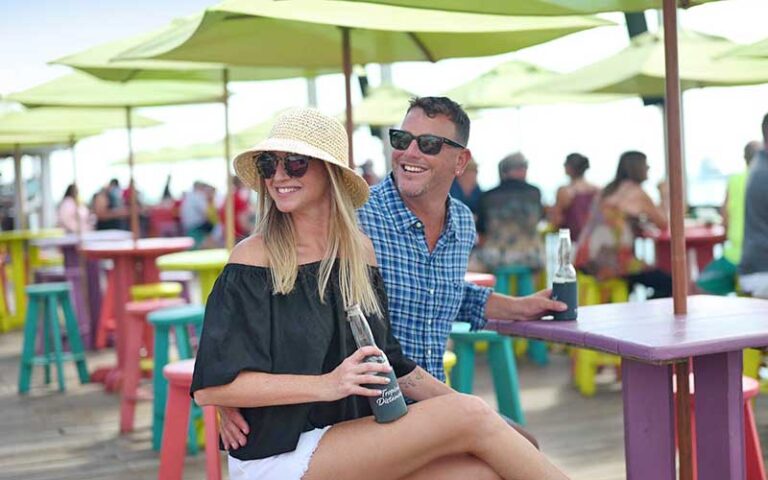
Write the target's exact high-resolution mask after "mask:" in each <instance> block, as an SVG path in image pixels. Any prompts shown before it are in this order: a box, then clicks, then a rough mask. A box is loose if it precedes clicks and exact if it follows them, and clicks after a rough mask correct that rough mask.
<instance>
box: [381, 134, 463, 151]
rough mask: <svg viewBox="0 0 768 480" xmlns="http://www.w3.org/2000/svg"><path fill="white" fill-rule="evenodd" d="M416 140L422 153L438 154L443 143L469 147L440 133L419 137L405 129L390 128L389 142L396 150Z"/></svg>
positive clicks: (402, 148)
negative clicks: (441, 135)
mask: <svg viewBox="0 0 768 480" xmlns="http://www.w3.org/2000/svg"><path fill="white" fill-rule="evenodd" d="M414 140H416V145H418V147H419V150H421V153H423V154H425V155H437V154H438V153H440V150H442V149H443V144H445V145H450V146H451V147H455V148H467V147H465V146H464V145H462V144H460V143H456V142H454V141H453V140H451V139H450V138H445V137H440V136H438V135H419V136H418V137H417V136H415V135H414V134H412V133H411V132H406V131H405V130H397V129H395V128H390V129H389V144H390V145H392V148H394V149H395V150H406V149H408V146H409V145H410V144H411V142H412V141H414Z"/></svg>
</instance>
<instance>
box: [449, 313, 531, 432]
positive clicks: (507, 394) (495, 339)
mask: <svg viewBox="0 0 768 480" xmlns="http://www.w3.org/2000/svg"><path fill="white" fill-rule="evenodd" d="M451 340H452V341H453V350H454V352H455V353H456V357H457V359H458V361H457V362H456V366H454V367H453V369H452V370H451V386H452V387H453V388H454V389H456V390H457V391H459V392H461V393H472V383H473V381H474V376H475V342H479V341H483V342H488V363H489V364H490V367H491V374H492V376H493V386H494V389H495V390H496V401H497V403H498V406H499V412H501V413H502V414H503V415H505V416H507V417H509V418H511V419H512V420H514V421H515V422H517V423H519V424H520V425H524V424H525V415H523V407H522V404H521V403H520V382H519V381H518V379H517V364H516V363H515V356H514V355H513V354H512V340H511V339H510V338H509V337H508V336H506V335H499V334H498V333H496V332H493V331H490V330H479V331H476V332H470V331H469V324H467V323H461V322H456V323H454V324H453V327H452V330H451Z"/></svg>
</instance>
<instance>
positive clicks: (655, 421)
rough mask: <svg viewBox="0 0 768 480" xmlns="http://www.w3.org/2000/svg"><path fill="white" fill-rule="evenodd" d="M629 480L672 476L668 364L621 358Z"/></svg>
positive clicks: (671, 408) (625, 448) (670, 378)
mask: <svg viewBox="0 0 768 480" xmlns="http://www.w3.org/2000/svg"><path fill="white" fill-rule="evenodd" d="M621 369H622V384H623V387H622V389H623V396H624V450H625V453H626V463H627V479H628V480H647V479H650V478H653V479H655V480H672V479H674V478H675V475H676V473H675V432H674V426H673V422H674V402H673V394H672V371H671V367H670V366H669V365H649V364H646V363H641V362H637V361H634V360H631V359H622V362H621Z"/></svg>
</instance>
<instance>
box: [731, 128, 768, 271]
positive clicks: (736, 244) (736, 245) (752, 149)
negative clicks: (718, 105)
mask: <svg viewBox="0 0 768 480" xmlns="http://www.w3.org/2000/svg"><path fill="white" fill-rule="evenodd" d="M762 149H763V145H762V143H760V142H758V141H757V140H754V141H751V142H749V143H747V144H746V145H745V146H744V161H745V162H746V168H744V170H742V171H741V172H739V173H735V174H733V175H731V176H730V177H728V186H727V188H726V190H725V201H724V202H723V208H722V209H721V210H720V212H721V215H722V216H723V225H724V226H725V229H726V237H727V238H726V242H725V248H724V249H723V256H724V257H725V259H726V260H728V261H729V262H731V263H732V264H733V265H738V264H739V262H740V261H741V247H742V244H743V243H744V203H745V202H744V199H745V197H746V189H747V177H748V174H749V167H750V165H751V164H752V160H754V159H755V157H756V155H757V153H758V152H759V151H760V150H762Z"/></svg>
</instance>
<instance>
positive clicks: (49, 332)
mask: <svg viewBox="0 0 768 480" xmlns="http://www.w3.org/2000/svg"><path fill="white" fill-rule="evenodd" d="M26 292H27V297H28V298H29V308H28V309H27V316H26V319H25V321H24V346H23V349H22V354H21V363H20V365H19V393H20V394H24V393H28V392H29V383H30V378H31V376H32V367H33V366H34V365H43V366H44V367H45V383H46V384H49V383H51V363H55V364H56V371H57V377H58V380H59V391H60V392H63V391H65V390H66V384H65V383H64V364H63V363H64V361H74V362H75V364H76V366H77V374H78V377H79V378H80V383H88V368H87V367H86V365H85V352H84V351H83V343H82V341H81V340H80V332H79V331H78V328H77V319H76V318H75V312H74V310H73V309H72V301H71V300H70V286H69V283H66V282H61V283H40V284H36V285H29V286H27V288H26ZM59 307H61V310H62V311H63V313H64V328H65V330H66V336H67V339H68V341H69V346H70V350H71V351H70V352H64V347H63V342H62V335H61V327H60V326H59V321H60V318H59ZM40 313H42V314H43V318H42V325H43V330H42V335H43V342H42V343H43V353H42V355H35V340H36V339H37V334H38V331H37V327H38V324H39V323H40V318H39V314H40ZM51 343H53V349H51ZM51 350H53V351H51Z"/></svg>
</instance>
